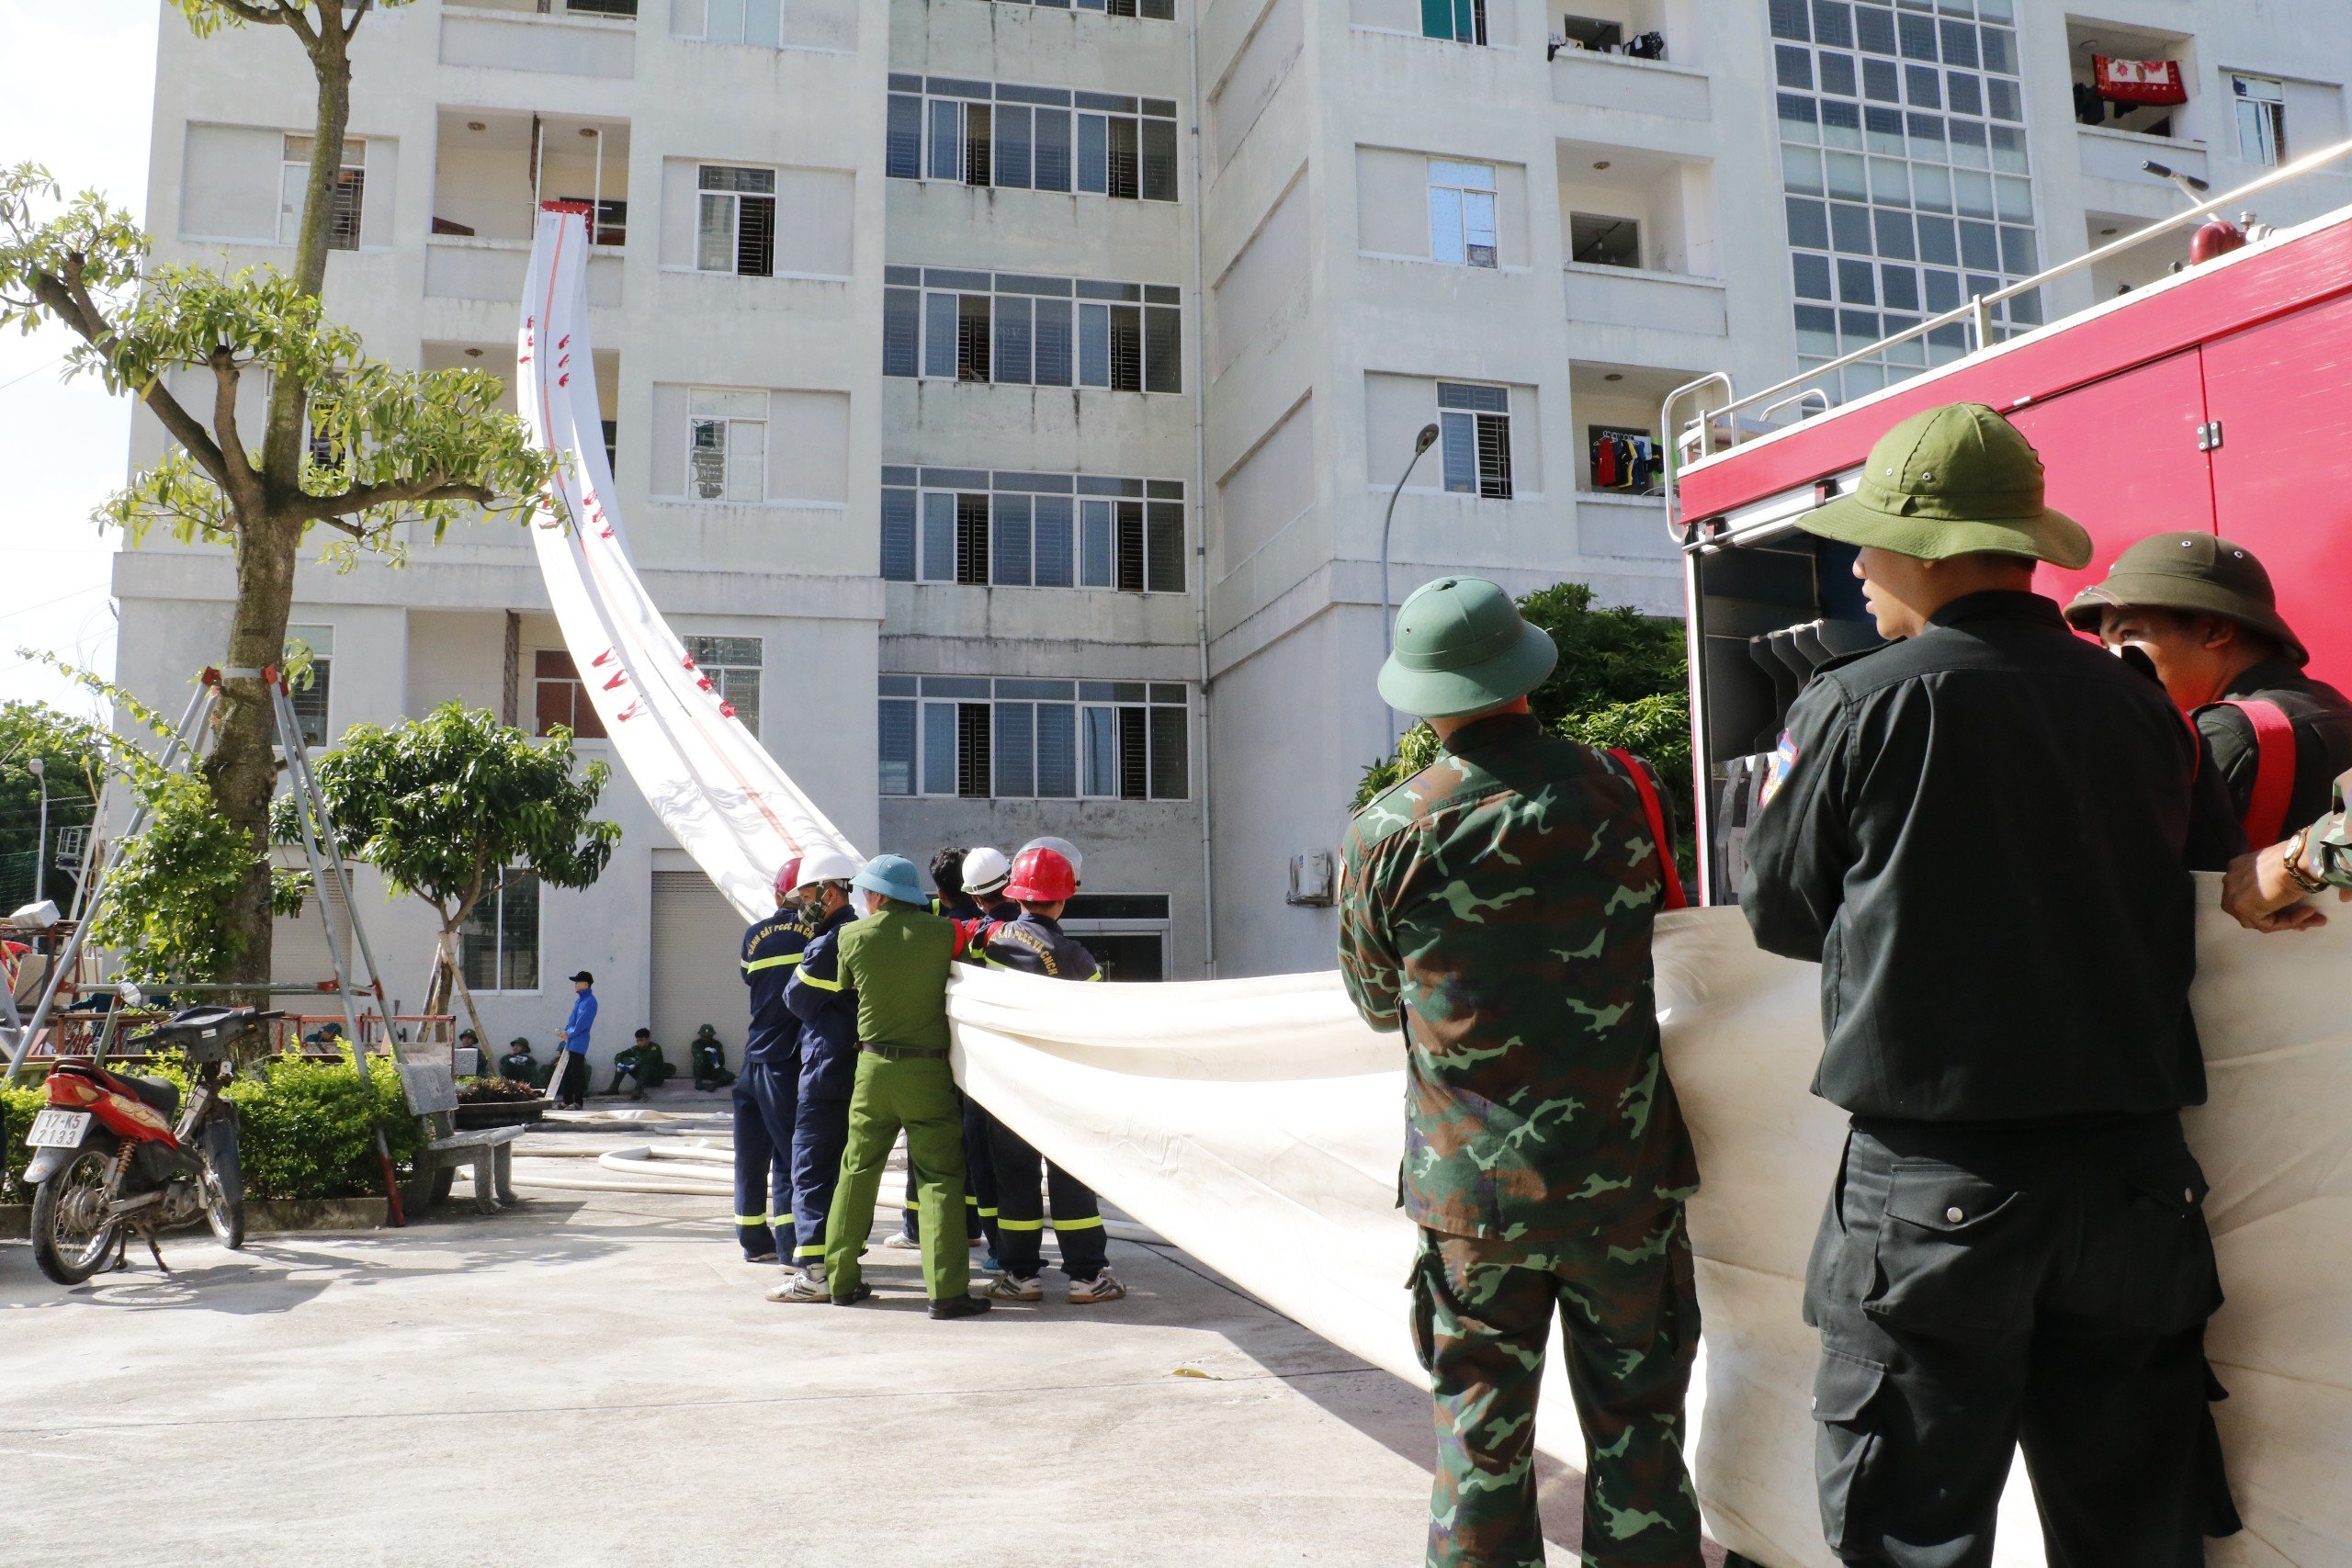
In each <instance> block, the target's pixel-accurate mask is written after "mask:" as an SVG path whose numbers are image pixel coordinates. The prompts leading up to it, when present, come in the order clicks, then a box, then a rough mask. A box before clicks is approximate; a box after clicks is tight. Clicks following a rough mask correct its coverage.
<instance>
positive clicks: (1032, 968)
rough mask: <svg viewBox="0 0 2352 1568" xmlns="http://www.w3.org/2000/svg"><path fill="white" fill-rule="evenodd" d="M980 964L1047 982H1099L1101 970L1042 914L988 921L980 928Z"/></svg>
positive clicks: (1084, 949)
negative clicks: (1034, 976) (1036, 976)
mask: <svg viewBox="0 0 2352 1568" xmlns="http://www.w3.org/2000/svg"><path fill="white" fill-rule="evenodd" d="M979 949H980V959H981V962H983V963H985V964H989V965H990V966H992V967H994V968H998V969H1017V970H1019V971H1021V973H1023V974H1024V975H1043V976H1046V978H1047V979H1050V980H1100V979H1101V978H1103V971H1102V969H1101V967H1100V966H1098V965H1097V964H1095V962H1094V955H1093V954H1092V953H1089V952H1087V951H1086V948H1085V947H1084V945H1083V944H1081V943H1080V942H1079V941H1078V940H1077V939H1076V938H1074V937H1069V936H1064V935H1063V934H1062V928H1061V923H1060V922H1059V921H1057V920H1055V919H1050V918H1048V917H1047V916H1045V915H1032V914H1027V913H1023V915H1022V917H1021V918H1020V919H1017V920H990V921H989V923H988V924H987V925H986V926H984V927H983V928H981V938H980V942H979Z"/></svg>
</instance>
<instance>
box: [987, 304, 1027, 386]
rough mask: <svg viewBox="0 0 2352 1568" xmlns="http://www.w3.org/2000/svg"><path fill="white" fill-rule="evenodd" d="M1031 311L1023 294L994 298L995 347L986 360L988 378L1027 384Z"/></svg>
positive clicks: (1022, 384) (1021, 384)
mask: <svg viewBox="0 0 2352 1568" xmlns="http://www.w3.org/2000/svg"><path fill="white" fill-rule="evenodd" d="M1030 310H1031V301H1030V300H1029V299H1028V297H1027V296H1025V295H1020V294H1000V295H998V296H997V297H996V347H995V350H994V353H993V355H992V356H991V358H990V361H989V379H991V380H995V381H1009V382H1012V383H1013V384H1015V385H1020V386H1025V385H1027V384H1028V381H1029V322H1030Z"/></svg>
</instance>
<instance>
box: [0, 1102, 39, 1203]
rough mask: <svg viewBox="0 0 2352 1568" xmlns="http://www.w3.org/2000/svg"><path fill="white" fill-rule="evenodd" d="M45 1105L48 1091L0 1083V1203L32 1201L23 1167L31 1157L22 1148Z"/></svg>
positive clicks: (28, 1151)
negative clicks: (1, 1156)
mask: <svg viewBox="0 0 2352 1568" xmlns="http://www.w3.org/2000/svg"><path fill="white" fill-rule="evenodd" d="M48 1103H49V1090H47V1089H43V1088H42V1087H41V1086H40V1085H39V1084H21V1083H0V1152H5V1155H6V1169H5V1170H0V1202H6V1203H29V1202H31V1201H33V1195H32V1194H31V1193H29V1192H28V1191H26V1190H25V1182H24V1176H25V1164H26V1162H27V1161H28V1160H30V1159H31V1158H32V1157H33V1152H32V1150H30V1149H28V1148H27V1147H25V1134H26V1132H27V1131H28V1129H29V1128H30V1127H31V1126H32V1124H33V1118H34V1117H36V1116H38V1115H40V1110H41V1107H43V1106H45V1105H47V1104H48Z"/></svg>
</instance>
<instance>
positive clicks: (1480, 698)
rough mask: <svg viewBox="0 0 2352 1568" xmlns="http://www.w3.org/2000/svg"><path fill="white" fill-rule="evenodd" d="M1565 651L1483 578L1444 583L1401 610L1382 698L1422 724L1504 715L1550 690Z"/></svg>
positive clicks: (1427, 586) (1424, 588)
mask: <svg viewBox="0 0 2352 1568" xmlns="http://www.w3.org/2000/svg"><path fill="white" fill-rule="evenodd" d="M1559 658H1560V650H1559V649H1556V648H1555V647H1553V646H1552V638H1551V637H1550V635H1549V634H1548V633H1546V632H1545V631H1544V628H1543V627H1541V626H1532V625H1530V624H1529V623H1528V621H1527V619H1526V617H1524V616H1523V615H1521V614H1520V613H1519V606H1518V605H1516V604H1512V603H1511V600H1510V594H1508V593H1506V592H1503V591H1502V590H1501V589H1500V588H1498V587H1497V586H1495V584H1493V583H1491V582H1488V581H1487V580H1486V579H1485V578H1483V577H1441V578H1439V579H1438V580H1437V581H1435V582H1430V583H1424V584H1422V585H1421V586H1420V587H1419V588H1417V589H1415V590H1414V591H1413V592H1412V593H1411V594H1410V595H1409V596H1408V598H1407V599H1406V601H1405V603H1404V604H1401V605H1399V606H1398V607H1397V648H1396V651H1395V652H1393V653H1391V654H1390V655H1389V656H1388V662H1387V663H1385V664H1383V665H1382V666H1381V667H1380V694H1381V696H1382V698H1383V699H1384V700H1385V701H1386V703H1387V704H1388V705H1389V706H1390V707H1393V708H1396V709H1397V710H1398V711H1400V712H1403V713H1409V714H1412V715H1414V716H1416V717H1419V718H1451V717H1453V716H1455V715H1457V714H1465V713H1476V712H1477V711H1478V710H1479V709H1481V708H1490V707H1497V706H1499V705H1502V704H1504V703H1507V702H1509V701H1510V700H1511V699H1512V698H1513V697H1523V696H1525V695H1526V694H1528V693H1530V692H1532V691H1533V690H1534V689H1535V688H1536V687H1537V686H1540V685H1542V684H1543V683H1544V676H1546V675H1549V674H1550V673H1551V672H1552V666H1553V665H1554V664H1555V663H1557V662H1558V661H1559Z"/></svg>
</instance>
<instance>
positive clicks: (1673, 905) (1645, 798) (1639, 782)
mask: <svg viewBox="0 0 2352 1568" xmlns="http://www.w3.org/2000/svg"><path fill="white" fill-rule="evenodd" d="M1609 754H1610V755H1611V756H1612V757H1614V758H1616V759H1617V760H1618V761H1621V762H1623V763H1624V764H1625V771H1626V772H1627V773H1631V774H1633V775H1634V789H1635V790H1636V791H1638V792H1639V793H1640V795H1641V797H1642V815H1643V816H1644V817H1645V818H1648V820H1649V825H1650V838H1651V840H1653V841H1654V842H1656V843H1657V863H1658V869H1659V870H1660V871H1661V872H1662V873H1663V874H1665V877H1666V907H1667V908H1669V909H1683V908H1690V905H1691V900H1690V899H1689V898H1687V897H1684V896H1683V893H1682V873H1681V872H1679V871H1678V870H1676V869H1675V865H1674V841H1673V840H1670V839H1668V837H1667V836H1666V812H1665V809H1664V808H1663V807H1660V806H1659V805H1658V803H1657V790H1655V789H1652V788H1651V787H1650V771H1649V770H1648V769H1647V768H1645V767H1644V766H1642V765H1641V764H1640V763H1639V762H1637V761H1634V754H1633V753H1632V752H1631V751H1628V750H1625V749H1624V748H1623V746H1611V748H1609ZM2284 814H2285V812H2284V808H2283V807H2282V808H2281V812H2280V815H2281V816H2284Z"/></svg>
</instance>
